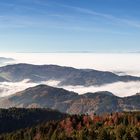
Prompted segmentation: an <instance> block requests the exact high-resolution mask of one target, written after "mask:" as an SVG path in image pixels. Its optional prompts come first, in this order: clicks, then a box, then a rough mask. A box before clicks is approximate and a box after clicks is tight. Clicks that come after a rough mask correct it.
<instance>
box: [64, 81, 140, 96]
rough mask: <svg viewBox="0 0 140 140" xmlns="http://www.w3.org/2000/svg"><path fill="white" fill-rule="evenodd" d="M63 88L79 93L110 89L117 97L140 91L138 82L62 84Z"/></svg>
mask: <svg viewBox="0 0 140 140" xmlns="http://www.w3.org/2000/svg"><path fill="white" fill-rule="evenodd" d="M63 88H65V89H67V90H71V91H75V92H77V93H79V94H83V93H86V92H98V91H110V92H112V93H113V94H114V95H116V96H119V97H126V96H131V95H134V94H136V93H139V92H140V82H127V83H125V82H116V83H113V84H107V85H104V86H100V87H98V86H90V87H83V86H64V87H63Z"/></svg>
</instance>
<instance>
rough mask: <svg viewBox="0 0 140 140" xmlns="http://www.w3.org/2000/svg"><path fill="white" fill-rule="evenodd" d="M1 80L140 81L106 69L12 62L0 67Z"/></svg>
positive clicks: (83, 83)
mask: <svg viewBox="0 0 140 140" xmlns="http://www.w3.org/2000/svg"><path fill="white" fill-rule="evenodd" d="M0 78H1V79H2V80H1V82H5V81H6V82H7V81H9V82H19V81H23V80H24V79H30V81H32V82H42V81H48V80H56V81H60V83H59V84H58V86H69V85H71V86H78V85H80V86H87V87H88V86H93V85H95V86H101V85H105V84H111V83H115V82H130V81H140V77H136V76H131V75H125V76H119V75H117V74H114V73H112V72H108V71H98V70H93V69H76V68H73V67H66V66H58V65H32V64H25V63H21V64H14V65H7V66H4V67H0Z"/></svg>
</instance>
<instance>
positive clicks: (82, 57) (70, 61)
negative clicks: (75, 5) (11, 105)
mask: <svg viewBox="0 0 140 140" xmlns="http://www.w3.org/2000/svg"><path fill="white" fill-rule="evenodd" d="M0 57H6V58H13V59H15V61H9V62H5V63H1V64H0V65H1V66H4V65H7V64H15V63H30V64H37V65H42V64H56V65H61V66H71V67H75V68H84V69H87V68H88V69H96V70H101V71H111V72H114V73H116V74H118V75H125V74H129V75H133V76H140V65H139V60H140V54H139V53H0ZM58 82H59V81H44V82H42V83H41V84H48V85H51V86H55V87H57V83H58ZM35 85H37V83H29V82H27V80H26V79H25V80H24V81H21V82H18V83H10V82H3V83H0V96H7V95H11V94H14V93H15V92H18V91H21V90H24V89H26V88H28V87H32V86H35ZM62 88H65V89H68V90H71V91H75V92H78V93H80V94H83V93H86V92H96V91H110V92H112V93H113V94H115V95H117V96H120V97H123V96H130V95H134V94H136V93H137V92H140V82H127V83H124V82H117V83H113V84H108V85H104V86H100V87H96V86H91V87H83V86H74V87H73V86H64V87H62Z"/></svg>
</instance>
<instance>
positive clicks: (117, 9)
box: [0, 0, 140, 52]
mask: <svg viewBox="0 0 140 140" xmlns="http://www.w3.org/2000/svg"><path fill="white" fill-rule="evenodd" d="M0 51H1V52H65V51H78V52H79V51H89V52H90V51H91V52H137V51H140V1H139V0H0Z"/></svg>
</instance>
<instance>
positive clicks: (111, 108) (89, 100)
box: [0, 85, 140, 114]
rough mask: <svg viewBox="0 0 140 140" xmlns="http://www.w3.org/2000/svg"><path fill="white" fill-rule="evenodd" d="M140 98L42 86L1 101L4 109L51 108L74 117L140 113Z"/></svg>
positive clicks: (0, 105) (105, 92) (0, 106)
mask: <svg viewBox="0 0 140 140" xmlns="http://www.w3.org/2000/svg"><path fill="white" fill-rule="evenodd" d="M139 100H140V95H137V94H135V95H133V96H128V97H117V96H115V95H114V94H112V93H110V92H108V91H100V92H96V93H85V94H83V95H79V94H78V93H75V92H71V91H67V90H65V89H62V88H55V87H51V86H46V85H38V86H35V87H31V88H28V89H26V90H24V91H21V92H18V93H16V94H14V95H11V96H8V97H4V98H1V99H0V108H9V107H19V108H51V109H56V110H59V111H61V112H65V113H70V114H85V113H89V114H90V113H98V114H102V113H105V112H109V113H110V112H122V111H126V110H129V111H135V110H140V104H139Z"/></svg>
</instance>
